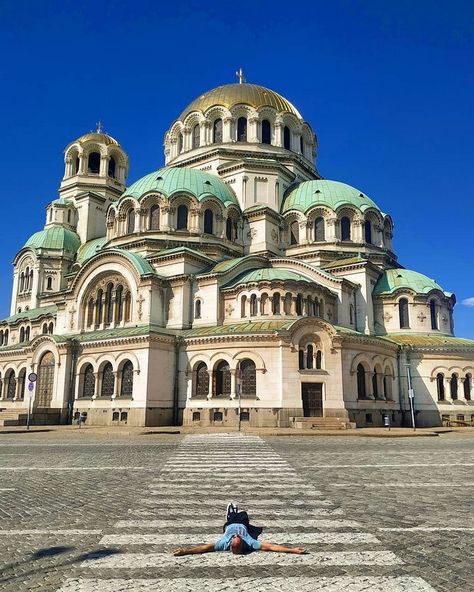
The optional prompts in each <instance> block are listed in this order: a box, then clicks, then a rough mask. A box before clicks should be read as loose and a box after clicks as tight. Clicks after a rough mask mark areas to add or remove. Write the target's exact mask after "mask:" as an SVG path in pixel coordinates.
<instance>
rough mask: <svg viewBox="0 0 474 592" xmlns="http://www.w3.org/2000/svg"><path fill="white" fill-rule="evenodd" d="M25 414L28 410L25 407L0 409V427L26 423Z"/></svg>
mask: <svg viewBox="0 0 474 592" xmlns="http://www.w3.org/2000/svg"><path fill="white" fill-rule="evenodd" d="M27 415H28V412H27V410H26V409H17V410H14V411H7V410H3V411H0V427H1V426H22V425H26V418H27Z"/></svg>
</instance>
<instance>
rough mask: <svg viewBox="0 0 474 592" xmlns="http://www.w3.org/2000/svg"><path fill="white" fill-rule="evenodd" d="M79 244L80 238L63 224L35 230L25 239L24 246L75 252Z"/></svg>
mask: <svg viewBox="0 0 474 592" xmlns="http://www.w3.org/2000/svg"><path fill="white" fill-rule="evenodd" d="M80 246H81V239H80V238H79V236H78V235H77V234H76V233H75V232H73V231H72V230H68V229H67V228H64V227H63V226H59V225H53V226H48V228H45V229H44V230H40V231H39V232H35V234H33V236H31V237H30V238H29V239H28V240H27V241H26V243H25V246H24V248H30V249H51V250H53V251H67V252H69V253H76V252H77V250H78V249H79V247H80Z"/></svg>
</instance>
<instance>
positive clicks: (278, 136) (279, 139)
mask: <svg viewBox="0 0 474 592" xmlns="http://www.w3.org/2000/svg"><path fill="white" fill-rule="evenodd" d="M273 140H274V143H275V146H279V147H280V148H282V147H283V123H282V122H281V121H276V122H275V132H274V138H273Z"/></svg>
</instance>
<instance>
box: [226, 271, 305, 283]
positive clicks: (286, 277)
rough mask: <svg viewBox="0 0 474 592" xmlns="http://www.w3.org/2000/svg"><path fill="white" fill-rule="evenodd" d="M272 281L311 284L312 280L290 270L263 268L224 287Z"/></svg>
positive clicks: (246, 274)
mask: <svg viewBox="0 0 474 592" xmlns="http://www.w3.org/2000/svg"><path fill="white" fill-rule="evenodd" d="M272 281H275V282H276V281H280V282H290V281H293V282H307V283H312V280H310V279H309V278H307V277H306V276H304V275H302V274H300V273H298V272H296V271H292V270H291V269H281V268H273V267H265V268H264V269H253V270H252V271H246V272H244V273H243V274H242V275H240V276H239V277H237V278H235V279H233V280H232V281H230V282H229V283H228V284H227V285H226V286H225V287H226V288H233V287H234V286H239V285H241V284H252V283H255V282H272Z"/></svg>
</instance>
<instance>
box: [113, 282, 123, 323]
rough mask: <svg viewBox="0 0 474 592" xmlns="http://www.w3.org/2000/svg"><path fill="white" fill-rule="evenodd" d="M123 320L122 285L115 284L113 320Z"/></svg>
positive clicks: (118, 321)
mask: <svg viewBox="0 0 474 592" xmlns="http://www.w3.org/2000/svg"><path fill="white" fill-rule="evenodd" d="M122 320H123V286H117V289H116V290H115V322H116V323H121V322H122Z"/></svg>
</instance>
